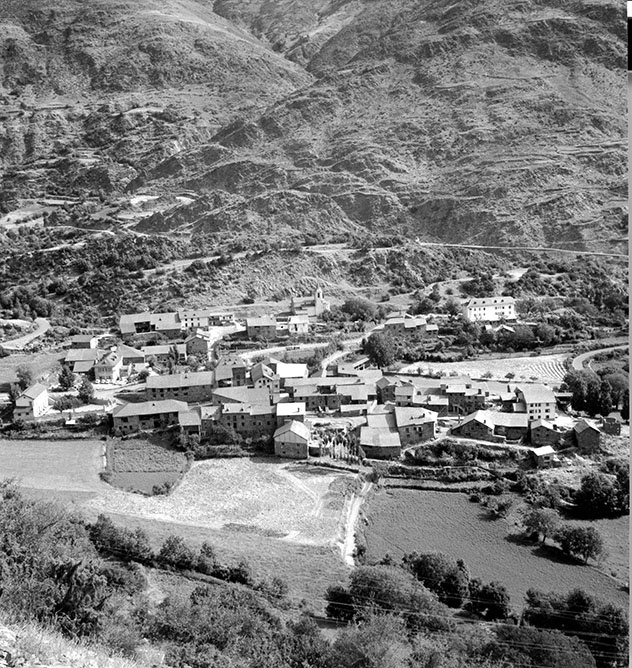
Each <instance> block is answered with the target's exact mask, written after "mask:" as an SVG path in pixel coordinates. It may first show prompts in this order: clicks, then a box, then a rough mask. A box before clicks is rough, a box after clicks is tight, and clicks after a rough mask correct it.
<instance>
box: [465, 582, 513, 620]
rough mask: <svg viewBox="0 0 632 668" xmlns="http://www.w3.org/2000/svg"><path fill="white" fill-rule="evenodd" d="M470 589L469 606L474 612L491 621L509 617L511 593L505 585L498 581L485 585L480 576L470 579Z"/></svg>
mask: <svg viewBox="0 0 632 668" xmlns="http://www.w3.org/2000/svg"><path fill="white" fill-rule="evenodd" d="M469 589H470V591H469V596H470V602H469V607H470V610H471V611H472V612H473V613H475V614H477V615H480V616H481V617H483V618H484V619H487V620H490V621H494V620H496V619H507V617H509V613H510V612H511V608H510V607H509V593H508V592H507V589H506V588H505V587H504V586H503V585H501V584H500V583H498V582H490V583H489V584H485V585H484V584H483V583H482V582H481V581H480V580H479V579H478V578H474V579H473V580H471V581H470V588H469Z"/></svg>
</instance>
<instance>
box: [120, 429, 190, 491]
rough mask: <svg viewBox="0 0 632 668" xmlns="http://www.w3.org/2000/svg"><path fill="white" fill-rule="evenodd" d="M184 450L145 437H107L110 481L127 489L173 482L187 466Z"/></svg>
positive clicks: (142, 488)
mask: <svg viewBox="0 0 632 668" xmlns="http://www.w3.org/2000/svg"><path fill="white" fill-rule="evenodd" d="M187 467H188V462H187V458H186V457H185V455H184V453H183V452H180V451H178V450H174V449H173V448H169V447H167V446H165V445H162V444H160V443H152V442H149V441H147V440H144V439H130V440H126V441H118V440H116V441H110V442H109V443H108V447H107V468H108V472H109V473H110V476H111V477H110V484H112V485H114V486H115V487H118V488H120V489H123V490H126V491H131V492H134V491H139V492H145V493H151V491H152V490H153V488H154V485H158V486H160V485H164V484H165V483H169V484H171V485H172V484H174V483H175V482H177V481H178V480H179V479H180V477H181V476H182V474H183V473H184V472H185V471H186V470H187Z"/></svg>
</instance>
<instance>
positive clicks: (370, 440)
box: [360, 427, 402, 448]
mask: <svg viewBox="0 0 632 668" xmlns="http://www.w3.org/2000/svg"><path fill="white" fill-rule="evenodd" d="M363 445H367V446H370V447H374V448H375V447H382V448H395V447H401V445H402V442H401V440H400V438H399V433H398V432H397V431H390V430H388V429H379V428H375V427H362V428H361V429H360V446H363Z"/></svg>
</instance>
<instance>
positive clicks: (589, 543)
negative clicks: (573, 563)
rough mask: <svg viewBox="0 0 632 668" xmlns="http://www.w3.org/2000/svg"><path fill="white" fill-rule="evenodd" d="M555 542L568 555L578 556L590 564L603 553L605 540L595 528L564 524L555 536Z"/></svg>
mask: <svg viewBox="0 0 632 668" xmlns="http://www.w3.org/2000/svg"><path fill="white" fill-rule="evenodd" d="M555 540H556V541H557V542H558V543H559V544H560V547H561V548H562V550H563V551H564V552H565V553H566V554H571V555H578V556H580V557H582V558H583V559H584V562H586V563H588V559H596V558H597V557H599V556H600V555H601V554H602V553H603V549H604V548H603V540H602V538H601V536H600V534H599V532H598V531H597V530H596V529H595V528H593V527H576V526H571V525H569V524H564V525H562V527H560V529H558V531H557V532H556V534H555Z"/></svg>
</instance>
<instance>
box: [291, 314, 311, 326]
mask: <svg viewBox="0 0 632 668" xmlns="http://www.w3.org/2000/svg"><path fill="white" fill-rule="evenodd" d="M287 321H288V323H289V324H290V325H307V324H309V317H308V316H307V315H302V314H301V315H291V316H290V317H289V318H288V319H287Z"/></svg>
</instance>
